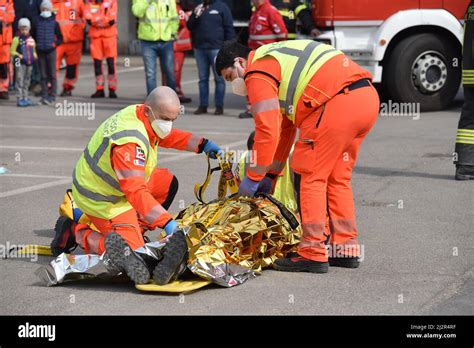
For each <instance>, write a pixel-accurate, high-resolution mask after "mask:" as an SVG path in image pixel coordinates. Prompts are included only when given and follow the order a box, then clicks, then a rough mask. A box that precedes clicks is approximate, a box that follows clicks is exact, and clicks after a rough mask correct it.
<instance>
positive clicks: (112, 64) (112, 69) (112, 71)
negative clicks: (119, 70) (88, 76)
mask: <svg viewBox="0 0 474 348" xmlns="http://www.w3.org/2000/svg"><path fill="white" fill-rule="evenodd" d="M107 67H108V69H109V70H108V72H109V75H114V74H115V58H112V57H111V58H107Z"/></svg>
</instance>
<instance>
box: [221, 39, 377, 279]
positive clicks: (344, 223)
mask: <svg viewBox="0 0 474 348" xmlns="http://www.w3.org/2000/svg"><path fill="white" fill-rule="evenodd" d="M216 70H217V72H218V73H219V74H221V75H222V76H223V77H224V78H225V79H226V80H227V81H232V87H233V90H234V93H236V94H239V95H248V99H249V101H250V104H251V111H252V113H253V115H254V121H255V143H254V145H253V150H254V151H253V156H252V157H253V158H252V163H251V165H249V167H248V169H247V171H246V176H245V178H243V180H242V182H241V183H240V186H239V193H240V194H241V195H244V196H254V194H255V193H256V192H259V191H262V192H271V190H272V187H273V186H274V182H275V178H277V176H278V175H279V174H280V173H281V171H282V170H283V168H284V165H285V163H286V160H287V159H288V156H289V153H290V150H291V147H292V145H293V142H294V138H295V135H296V130H297V128H298V129H299V139H298V141H297V142H296V144H295V148H294V152H293V157H292V161H291V167H292V169H293V170H294V172H295V179H294V184H295V190H296V193H297V197H296V199H297V202H298V209H299V211H300V215H301V221H302V229H303V235H302V238H301V242H300V244H299V247H298V251H297V254H290V255H288V256H287V258H285V259H279V260H277V261H276V262H275V264H274V267H275V268H276V269H277V270H281V271H291V272H313V273H326V272H327V271H328V269H329V265H331V266H341V267H349V268H355V267H358V266H359V256H360V250H359V244H358V241H357V235H358V231H357V227H356V223H355V209H354V199H353V193H352V188H351V182H350V181H351V175H352V168H353V167H354V164H355V162H356V159H357V154H358V152H359V147H360V145H361V143H362V141H363V140H364V138H365V136H366V135H367V134H368V132H369V131H370V129H371V128H372V126H373V125H374V123H375V121H376V119H377V115H378V111H379V97H378V94H377V92H376V90H375V88H374V87H373V86H372V84H371V79H372V76H371V74H370V73H369V72H368V71H366V70H364V69H362V68H361V67H360V66H359V65H357V64H356V63H354V62H353V61H352V60H351V59H349V58H348V57H347V56H345V55H344V54H343V53H342V52H341V51H338V50H336V49H335V48H334V47H332V46H330V45H326V44H323V43H318V42H315V41H311V40H295V41H283V42H277V43H272V44H268V45H264V46H262V47H260V48H258V49H257V50H255V51H251V50H250V49H249V48H247V47H245V46H243V45H240V44H239V43H236V42H226V43H225V44H224V46H223V47H222V48H221V50H220V51H219V53H218V55H217V58H216ZM328 216H329V231H328V230H327V227H326V221H327V217H328ZM327 243H329V244H330V245H329V246H330V247H331V248H330V250H335V251H336V252H333V253H331V255H329V253H328V250H327V248H326V244H327ZM329 256H331V257H330V258H329ZM328 261H329V262H328Z"/></svg>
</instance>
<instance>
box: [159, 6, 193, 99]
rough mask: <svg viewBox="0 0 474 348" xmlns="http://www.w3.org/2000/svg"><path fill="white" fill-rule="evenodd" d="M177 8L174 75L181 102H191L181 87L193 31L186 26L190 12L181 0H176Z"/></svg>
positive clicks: (191, 46)
mask: <svg viewBox="0 0 474 348" xmlns="http://www.w3.org/2000/svg"><path fill="white" fill-rule="evenodd" d="M176 9H177V11H178V15H179V29H178V38H177V39H176V41H175V42H174V75H175V77H176V93H178V96H179V101H180V102H181V103H190V102H192V99H191V98H188V97H186V96H185V95H184V92H183V89H182V88H181V73H182V71H183V64H184V58H186V52H187V51H191V50H192V49H193V45H192V43H191V32H190V31H189V29H188V27H187V26H186V22H187V21H188V18H189V14H188V13H186V12H185V11H184V10H183V8H182V7H181V5H180V1H179V0H178V1H176ZM162 76H164V74H162Z"/></svg>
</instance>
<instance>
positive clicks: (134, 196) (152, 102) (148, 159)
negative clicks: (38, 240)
mask: <svg viewBox="0 0 474 348" xmlns="http://www.w3.org/2000/svg"><path fill="white" fill-rule="evenodd" d="M179 111H180V103H179V98H178V96H177V94H176V92H174V91H173V90H172V89H171V88H169V87H165V86H162V87H158V88H155V89H154V90H152V92H151V93H150V94H149V95H148V97H147V99H146V101H145V103H144V104H139V105H131V106H128V107H126V108H124V109H122V110H120V111H119V112H117V113H116V114H114V115H113V116H111V117H109V118H108V119H107V120H105V121H104V122H103V123H102V124H101V125H100V126H99V128H98V129H97V130H96V132H95V133H94V135H93V136H92V138H91V140H90V141H89V144H88V145H87V147H86V149H85V150H84V153H83V154H82V156H81V158H80V159H79V161H78V162H77V164H76V167H75V170H74V173H73V186H72V195H73V199H74V201H75V203H76V204H77V206H78V207H79V208H80V210H81V211H82V212H83V213H85V214H86V216H87V217H88V219H89V220H90V222H92V223H93V225H94V226H95V227H96V228H97V229H98V231H95V230H92V229H91V228H90V227H89V226H88V225H86V224H79V223H78V224H76V223H73V222H72V221H70V220H69V221H63V222H62V224H59V225H58V224H57V225H56V237H55V241H57V245H53V244H52V245H51V246H52V247H53V249H57V248H58V247H63V248H64V250H70V249H71V246H72V245H71V244H73V243H74V242H77V243H78V244H79V245H80V246H81V247H82V248H83V249H84V250H85V252H86V254H87V253H93V254H99V255H101V254H102V253H104V251H106V252H107V256H108V257H109V258H110V260H111V261H112V264H114V265H115V266H117V267H118V268H119V269H120V270H121V271H125V272H126V273H127V274H128V276H129V277H130V278H131V279H132V280H133V281H134V282H135V283H138V284H142V283H146V282H148V280H149V278H150V270H148V268H147V265H146V263H145V261H144V260H143V259H142V258H141V257H140V256H138V255H137V254H136V253H135V252H134V250H136V249H137V248H139V247H141V246H143V245H144V239H143V233H144V232H145V231H146V230H154V229H155V228H157V227H159V228H162V229H164V230H165V231H166V233H167V234H168V235H172V234H173V233H174V232H175V231H176V230H177V224H176V221H175V220H174V219H173V217H172V216H171V214H170V213H169V212H168V211H167V209H168V208H169V206H170V205H171V203H172V201H173V198H174V196H175V194H176V191H177V189H178V181H177V179H176V177H175V176H174V175H173V174H171V173H170V172H169V171H168V170H167V169H164V168H157V167H156V165H157V158H158V157H157V150H158V147H163V148H174V149H178V150H186V151H191V152H195V153H201V152H205V153H207V154H209V155H210V156H211V157H212V158H216V154H217V153H218V152H220V151H221V149H220V148H219V147H218V146H217V145H216V144H214V143H213V142H212V141H210V140H207V139H204V138H202V137H199V136H196V135H194V134H192V133H189V132H185V131H181V130H178V129H175V128H173V121H175V120H176V119H177V117H178V114H179ZM58 221H59V220H58ZM63 241H64V242H65V243H63V244H69V245H60V244H61V243H62V242H63ZM169 242H170V243H171V245H173V247H178V249H179V251H180V252H176V251H173V248H169V251H170V252H171V257H169V258H168V259H166V258H165V259H164V260H162V262H160V263H161V266H160V267H162V268H160V270H161V271H160V272H158V273H156V272H155V273H156V274H154V280H155V282H156V283H158V284H162V283H163V284H165V283H167V282H168V281H169V279H170V277H171V276H172V274H173V272H175V271H176V268H177V265H179V264H180V263H181V262H182V260H183V258H184V256H185V255H184V253H185V252H187V248H186V247H185V246H186V244H185V243H186V242H185V238H184V234H183V233H182V231H179V233H177V234H176V236H175V235H174V234H173V236H171V238H170V239H169ZM183 242H184V248H183V247H182V246H183ZM53 243H54V242H53ZM165 256H166V255H165ZM165 260H167V261H166V262H164V261H165ZM163 262H164V263H163ZM170 263H171V264H170ZM163 267H164V271H163ZM167 272H168V273H167Z"/></svg>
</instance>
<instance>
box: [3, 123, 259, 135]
mask: <svg viewBox="0 0 474 348" xmlns="http://www.w3.org/2000/svg"><path fill="white" fill-rule="evenodd" d="M0 128H20V129H64V130H74V131H80V130H86V131H95V130H96V128H86V127H68V126H30V125H3V124H0ZM186 131H188V132H193V133H196V134H203V135H208V134H209V135H239V136H248V135H249V134H250V133H246V132H220V131H207V130H203V129H201V130H197V131H194V130H192V129H186Z"/></svg>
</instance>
